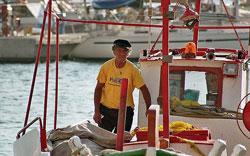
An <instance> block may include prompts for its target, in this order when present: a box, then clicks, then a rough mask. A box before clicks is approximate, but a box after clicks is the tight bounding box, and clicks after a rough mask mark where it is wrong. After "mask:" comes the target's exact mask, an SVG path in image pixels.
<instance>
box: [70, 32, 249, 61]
mask: <svg viewBox="0 0 250 156" xmlns="http://www.w3.org/2000/svg"><path fill="white" fill-rule="evenodd" d="M159 33H160V29H155V30H153V31H152V40H151V46H150V49H151V48H152V46H153V44H154V42H155V41H156V39H157V37H158V35H159ZM200 34H201V36H202V37H200V38H199V45H198V46H199V47H214V48H225V47H226V48H234V49H241V47H240V46H239V43H238V42H237V38H236V36H235V34H234V33H232V32H229V33H228V32H224V31H211V30H209V31H204V32H200ZM202 34H203V35H202ZM169 35H170V42H169V46H170V48H179V47H185V44H186V43H187V42H190V41H192V39H193V35H192V31H190V30H182V31H178V32H170V33H169ZM204 36H205V37H204ZM239 36H240V37H241V38H242V43H243V45H244V48H247V45H248V33H239ZM118 38H122V39H127V40H129V41H130V42H131V44H132V50H133V52H132V53H131V55H130V56H129V58H139V53H140V51H141V50H142V49H149V45H148V33H136V31H135V29H128V30H125V31H121V32H120V33H118V34H116V35H103V36H96V37H90V38H88V39H87V40H85V41H83V42H82V43H80V44H79V45H78V46H76V47H75V48H74V49H73V50H72V52H71V53H70V57H72V58H79V59H86V58H112V57H114V56H113V52H112V50H111V49H112V45H113V41H114V40H116V39H118ZM161 43H162V41H161V38H160V39H159V41H158V43H157V44H156V47H155V49H161V47H162V44H161Z"/></svg>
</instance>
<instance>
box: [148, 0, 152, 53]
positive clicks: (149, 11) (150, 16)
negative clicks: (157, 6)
mask: <svg viewBox="0 0 250 156" xmlns="http://www.w3.org/2000/svg"><path fill="white" fill-rule="evenodd" d="M152 14H153V7H152V0H149V5H148V18H149V25H151V24H152ZM151 40H152V33H151V27H148V49H151Z"/></svg>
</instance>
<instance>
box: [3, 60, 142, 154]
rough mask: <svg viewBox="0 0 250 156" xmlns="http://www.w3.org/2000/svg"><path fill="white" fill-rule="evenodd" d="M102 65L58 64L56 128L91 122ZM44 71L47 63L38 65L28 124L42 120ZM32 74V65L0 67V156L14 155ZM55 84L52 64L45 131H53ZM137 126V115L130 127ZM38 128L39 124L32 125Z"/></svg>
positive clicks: (87, 63)
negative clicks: (94, 97) (35, 120)
mask: <svg viewBox="0 0 250 156" xmlns="http://www.w3.org/2000/svg"><path fill="white" fill-rule="evenodd" d="M103 62H104V61H98V62H97V61H84V62H83V61H82V62H73V61H62V62H60V64H59V68H60V70H59V102H58V122H57V127H58V128H61V127H66V126H68V125H70V124H74V123H76V122H80V121H82V120H87V119H88V120H90V121H91V122H93V120H92V116H93V110H94V103H93V94H94V88H95V84H96V76H97V74H98V71H99V68H100V66H101V65H102V64H103ZM45 70H46V63H41V64H39V68H38V74H37V79H36V85H35V89H34V94H33V100H32V106H31V112H30V117H29V121H31V120H33V119H34V118H35V117H43V104H44V88H45V84H44V82H45V74H46V72H45ZM33 71H34V64H0V156H10V155H13V151H12V150H13V143H14V141H15V138H16V134H17V132H18V131H19V130H21V128H22V127H23V124H24V119H25V113H26V108H27V104H28V99H29V93H30V87H31V82H32V77H33ZM54 84H55V63H51V65H50V80H49V100H48V113H47V131H48V130H50V129H52V128H53V120H54V101H55V100H54V91H55V89H54V88H55V85H54ZM138 92H139V91H138V90H136V91H135V93H134V97H135V99H134V100H135V103H136V101H137V100H138ZM136 113H137V112H136ZM136 122H137V114H136V115H135V117H134V123H133V127H135V125H136ZM93 123H94V122H93ZM38 126H39V125H38V123H36V124H35V125H34V127H37V128H38ZM133 127H132V128H133Z"/></svg>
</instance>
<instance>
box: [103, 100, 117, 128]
mask: <svg viewBox="0 0 250 156" xmlns="http://www.w3.org/2000/svg"><path fill="white" fill-rule="evenodd" d="M117 112H118V110H117V111H116V110H114V109H109V108H107V107H105V106H104V105H102V104H101V105H100V113H101V115H102V116H103V117H102V119H101V123H100V124H99V127H101V128H103V129H106V130H108V131H110V132H112V131H113V130H114V128H115V127H116V124H117V119H118V117H117V116H118V115H117V114H118V113H117Z"/></svg>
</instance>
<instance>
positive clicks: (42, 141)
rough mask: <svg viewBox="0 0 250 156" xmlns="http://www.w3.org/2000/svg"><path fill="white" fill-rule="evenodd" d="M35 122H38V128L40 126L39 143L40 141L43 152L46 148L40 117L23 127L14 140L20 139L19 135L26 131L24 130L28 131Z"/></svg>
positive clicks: (44, 133)
mask: <svg viewBox="0 0 250 156" xmlns="http://www.w3.org/2000/svg"><path fill="white" fill-rule="evenodd" d="M36 121H39V126H40V141H41V150H42V151H45V149H46V148H47V140H46V132H45V131H44V130H43V126H42V119H41V118H40V117H36V118H35V119H34V120H32V121H31V122H30V123H29V124H27V125H26V126H24V127H23V128H22V129H21V130H20V131H19V132H18V133H17V136H16V139H19V138H20V137H21V133H23V134H24V132H25V131H26V129H28V128H29V127H30V126H31V125H33V124H34V123H35V122H36Z"/></svg>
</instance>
